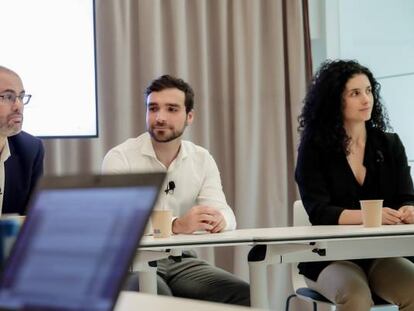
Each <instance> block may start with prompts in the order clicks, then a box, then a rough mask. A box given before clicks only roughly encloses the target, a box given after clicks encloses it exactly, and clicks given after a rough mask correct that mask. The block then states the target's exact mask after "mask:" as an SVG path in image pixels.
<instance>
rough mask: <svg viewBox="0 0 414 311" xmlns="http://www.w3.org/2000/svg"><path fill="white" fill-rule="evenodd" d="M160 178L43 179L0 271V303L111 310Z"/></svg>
mask: <svg viewBox="0 0 414 311" xmlns="http://www.w3.org/2000/svg"><path fill="white" fill-rule="evenodd" d="M164 178H165V173H150V174H125V175H99V176H98V175H93V176H61V177H45V178H43V179H42V180H41V181H40V183H39V186H38V188H37V189H36V191H35V192H34V195H33V196H32V198H31V200H30V202H29V205H28V214H27V217H26V220H25V222H24V224H23V226H22V228H21V229H20V233H19V235H18V237H17V239H16V241H15V243H14V245H13V248H12V250H11V253H10V256H9V258H8V259H7V260H6V262H5V265H4V269H3V271H2V274H1V278H0V309H1V310H45V311H46V310H70V311H80V310H90V311H107V310H112V308H113V306H114V304H115V302H116V299H117V297H118V294H119V291H120V289H121V286H122V284H123V280H124V278H125V276H126V274H127V271H128V267H129V265H130V264H131V262H132V260H133V257H134V255H135V253H136V249H137V247H138V244H139V240H140V238H141V236H142V234H143V232H144V229H145V225H146V223H147V220H148V218H149V216H150V214H151V210H152V208H153V206H154V205H155V203H156V200H157V198H158V193H159V191H160V189H161V186H162V184H163V181H164Z"/></svg>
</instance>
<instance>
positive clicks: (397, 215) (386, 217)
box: [382, 207, 402, 225]
mask: <svg viewBox="0 0 414 311" xmlns="http://www.w3.org/2000/svg"><path fill="white" fill-rule="evenodd" d="M401 217H402V213H401V212H400V211H397V210H395V209H392V208H389V207H383V208H382V224H383V225H396V224H399V223H401V221H402V219H401Z"/></svg>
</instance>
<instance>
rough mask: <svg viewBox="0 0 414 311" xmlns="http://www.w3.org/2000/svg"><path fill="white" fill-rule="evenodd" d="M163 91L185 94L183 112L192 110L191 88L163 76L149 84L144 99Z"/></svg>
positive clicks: (186, 84) (192, 92)
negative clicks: (172, 90)
mask: <svg viewBox="0 0 414 311" xmlns="http://www.w3.org/2000/svg"><path fill="white" fill-rule="evenodd" d="M165 89H179V90H180V91H183V92H184V94H185V101H184V104H185V112H186V113H189V112H190V111H191V110H193V108H194V91H193V89H192V88H191V86H190V85H189V84H188V83H187V82H185V81H184V80H182V79H179V78H176V77H173V76H170V75H163V76H161V77H159V78H157V79H155V80H152V81H151V84H150V85H149V86H148V87H147V88H146V89H145V98H147V97H148V95H149V94H151V93H152V92H159V91H162V90H165Z"/></svg>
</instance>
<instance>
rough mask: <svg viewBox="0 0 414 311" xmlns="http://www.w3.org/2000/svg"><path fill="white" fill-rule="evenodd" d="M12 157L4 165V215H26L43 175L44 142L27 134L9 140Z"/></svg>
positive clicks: (20, 134)
mask: <svg viewBox="0 0 414 311" xmlns="http://www.w3.org/2000/svg"><path fill="white" fill-rule="evenodd" d="M8 141H9V148H10V157H9V158H8V159H7V160H6V162H5V163H4V173H5V180H4V195H3V210H2V213H3V214H9V213H18V214H21V215H23V214H25V213H26V205H27V202H28V200H29V196H30V194H31V193H32V191H33V188H34V186H35V185H36V183H37V181H38V179H39V177H40V176H41V175H42V174H43V157H44V149H43V144H42V141H41V140H40V139H38V138H36V137H34V136H32V135H30V134H28V133H26V132H20V133H19V134H17V135H14V136H11V137H9V138H8Z"/></svg>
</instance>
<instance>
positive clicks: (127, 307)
mask: <svg viewBox="0 0 414 311" xmlns="http://www.w3.org/2000/svg"><path fill="white" fill-rule="evenodd" d="M137 310H151V311H166V310H167V311H174V310H179V311H187V310H188V311H194V310H197V311H211V310H214V311H259V309H252V308H248V307H242V306H234V305H228V304H227V305H226V304H221V303H214V302H208V301H201V300H193V299H184V298H177V297H167V296H155V295H150V294H144V293H133V292H121V294H120V296H119V298H118V301H117V303H116V305H115V308H114V311H137Z"/></svg>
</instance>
